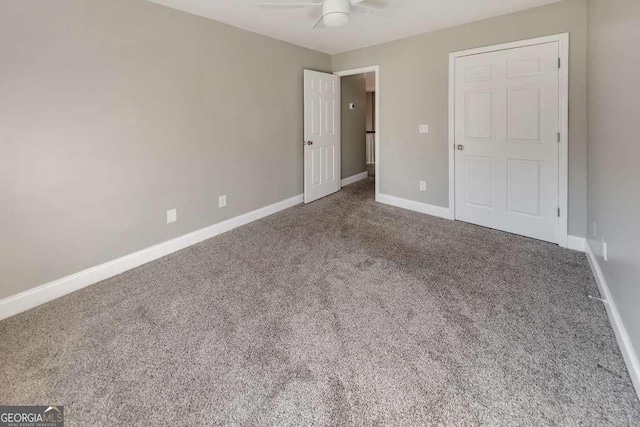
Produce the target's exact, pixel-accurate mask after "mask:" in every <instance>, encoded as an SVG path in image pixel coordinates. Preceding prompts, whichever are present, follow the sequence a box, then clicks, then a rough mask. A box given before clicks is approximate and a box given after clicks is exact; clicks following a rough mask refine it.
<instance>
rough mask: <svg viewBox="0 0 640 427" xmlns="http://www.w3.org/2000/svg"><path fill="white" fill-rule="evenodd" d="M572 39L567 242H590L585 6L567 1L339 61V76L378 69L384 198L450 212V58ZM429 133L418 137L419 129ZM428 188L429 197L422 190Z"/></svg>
mask: <svg viewBox="0 0 640 427" xmlns="http://www.w3.org/2000/svg"><path fill="white" fill-rule="evenodd" d="M565 32H569V33H570V34H571V45H570V49H571V52H570V56H571V57H570V64H569V65H570V88H569V91H570V94H569V97H570V99H569V102H570V104H571V108H570V129H569V132H570V141H569V234H571V235H575V236H582V237H584V236H586V204H587V199H586V196H587V188H586V176H587V166H586V165H587V135H586V133H587V122H586V119H587V109H586V102H587V90H586V89H587V88H586V85H587V81H586V61H587V4H586V0H567V1H564V2H560V3H554V4H551V5H547V6H543V7H539V8H535V9H529V10H526V11H523V12H518V13H514V14H511V15H505V16H501V17H497V18H492V19H488V20H484V21H479V22H475V23H471V24H467V25H462V26H459V27H454V28H449V29H446V30H441V31H436V32H432V33H427V34H423V35H420V36H416V37H411V38H408V39H404V40H399V41H395V42H391V43H386V44H383V45H379V46H374V47H370V48H364V49H359V50H355V51H351V52H346V53H342V54H338V55H334V56H333V59H332V61H333V70H334V71H340V70H347V69H353V68H359V67H363V66H368V65H380V98H381V99H380V106H379V109H380V129H381V134H380V140H381V144H380V157H381V158H380V159H379V160H380V161H381V163H380V166H381V171H380V175H381V176H380V177H378V179H380V190H381V192H382V193H384V194H390V195H393V196H398V197H402V198H406V199H410V200H415V201H418V202H423V203H429V204H432V205H437V206H444V207H446V206H448V203H449V202H448V179H449V178H448V153H449V151H450V150H449V149H448V136H447V135H448V102H449V98H448V97H449V94H448V79H449V74H448V71H449V53H450V52H455V51H459V50H465V49H470V48H474V47H480V46H486V45H493V44H498V43H505V42H509V41H516V40H523V39H528V38H533V37H539V36H544V35H550V34H558V33H565ZM421 123H428V124H429V125H430V133H429V134H428V135H426V136H425V135H420V134H419V133H418V125H419V124H421ZM421 180H426V181H427V189H428V191H427V192H426V193H425V192H421V191H419V185H418V182H419V181H421Z"/></svg>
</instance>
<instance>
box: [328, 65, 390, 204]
mask: <svg viewBox="0 0 640 427" xmlns="http://www.w3.org/2000/svg"><path fill="white" fill-rule="evenodd" d="M371 72H373V73H375V76H376V96H375V122H376V123H375V131H376V134H375V137H374V141H375V144H376V176H375V180H376V202H378V201H379V195H380V178H381V177H380V66H379V65H371V66H368V67H362V68H354V69H352V70H344V71H335V72H334V73H333V74H335V75H336V76H339V77H340V78H342V77H346V76H354V75H357V74H364V73H371ZM340 96H342V93H341V94H340ZM340 109H341V111H342V100H341V102H340ZM339 140H340V149H342V135H340V138H339ZM340 177H341V178H342V168H340Z"/></svg>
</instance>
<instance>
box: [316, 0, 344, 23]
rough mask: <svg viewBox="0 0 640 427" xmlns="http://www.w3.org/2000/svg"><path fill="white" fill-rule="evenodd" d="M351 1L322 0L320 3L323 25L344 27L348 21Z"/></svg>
mask: <svg viewBox="0 0 640 427" xmlns="http://www.w3.org/2000/svg"><path fill="white" fill-rule="evenodd" d="M350 11H351V2H350V1H349V0H324V2H323V3H322V23H323V24H324V26H325V27H331V28H338V27H344V26H345V25H347V24H348V23H349V12H350Z"/></svg>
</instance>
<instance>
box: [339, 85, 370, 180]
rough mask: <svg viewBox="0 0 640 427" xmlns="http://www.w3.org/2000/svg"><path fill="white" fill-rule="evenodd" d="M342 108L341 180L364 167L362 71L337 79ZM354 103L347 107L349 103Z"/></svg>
mask: <svg viewBox="0 0 640 427" xmlns="http://www.w3.org/2000/svg"><path fill="white" fill-rule="evenodd" d="M340 91H341V98H342V100H341V111H340V133H341V151H340V155H341V160H340V163H341V165H342V168H341V171H342V179H344V178H349V177H350V176H353V175H357V174H359V173H362V172H364V171H366V170H367V159H366V137H367V134H366V112H367V108H366V107H367V105H366V104H367V81H366V79H365V76H364V74H358V75H355V76H346V77H342V78H341V79H340ZM351 102H354V103H355V104H356V109H355V110H349V103H351Z"/></svg>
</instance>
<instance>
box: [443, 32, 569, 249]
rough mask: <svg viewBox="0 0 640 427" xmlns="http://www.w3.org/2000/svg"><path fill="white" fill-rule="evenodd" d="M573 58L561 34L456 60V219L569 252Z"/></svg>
mask: <svg viewBox="0 0 640 427" xmlns="http://www.w3.org/2000/svg"><path fill="white" fill-rule="evenodd" d="M567 53H568V35H560V36H550V37H545V38H540V39H534V40H528V41H523V42H517V43H510V44H507V45H499V46H492V47H488V48H481V49H474V50H471V51H465V52H457V53H454V54H451V56H450V117H449V120H450V143H451V145H450V149H451V150H452V151H451V156H450V171H449V173H450V178H449V182H450V206H451V207H452V209H453V214H454V217H455V219H456V220H460V221H465V222H470V223H473V224H478V225H482V226H485V227H489V228H494V229H498V230H503V231H507V232H510V233H514V234H520V235H523V236H527V237H531V238H535V239H539V240H545V241H549V242H553V243H558V244H560V245H561V246H566V244H567V227H566V226H567V209H568V206H567V205H568V203H567V197H566V195H567V192H566V189H567V180H568V178H567V169H568V156H567V152H568V148H567V147H568V144H567V143H568V141H567V136H568V135H567V134H568V132H567V117H568V111H567V99H568V91H567V88H568V84H567V82H568V73H567V68H568V66H567V62H566V59H567V58H568V55H567ZM563 63H564V67H565V68H564V69H563V68H562V65H563Z"/></svg>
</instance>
